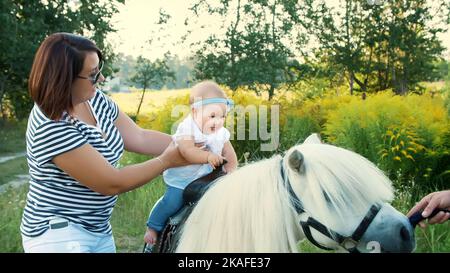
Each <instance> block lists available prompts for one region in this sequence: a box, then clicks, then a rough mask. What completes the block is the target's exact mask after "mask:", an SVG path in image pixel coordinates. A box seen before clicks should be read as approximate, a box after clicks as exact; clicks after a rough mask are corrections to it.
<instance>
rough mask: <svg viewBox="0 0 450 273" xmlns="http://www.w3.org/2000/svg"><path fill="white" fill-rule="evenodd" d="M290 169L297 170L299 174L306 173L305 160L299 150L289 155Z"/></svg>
mask: <svg viewBox="0 0 450 273" xmlns="http://www.w3.org/2000/svg"><path fill="white" fill-rule="evenodd" d="M288 162H289V167H290V168H291V169H293V170H295V171H296V172H298V173H304V172H305V164H304V163H305V162H304V159H303V154H302V153H300V151H298V150H294V151H293V152H292V153H291V154H290V155H289V161H288Z"/></svg>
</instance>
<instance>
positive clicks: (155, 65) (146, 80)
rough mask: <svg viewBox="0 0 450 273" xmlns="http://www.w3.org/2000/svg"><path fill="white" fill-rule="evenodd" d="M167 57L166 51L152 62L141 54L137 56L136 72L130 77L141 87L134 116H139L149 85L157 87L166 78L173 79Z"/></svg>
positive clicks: (161, 84)
mask: <svg viewBox="0 0 450 273" xmlns="http://www.w3.org/2000/svg"><path fill="white" fill-rule="evenodd" d="M168 59H170V55H169V54H168V53H166V55H165V56H164V58H163V59H156V60H155V61H153V62H152V61H150V60H149V59H146V58H144V57H142V56H139V57H138V59H137V66H136V74H134V75H133V76H132V77H131V79H130V81H131V82H132V83H135V84H136V85H137V86H138V87H141V88H142V96H141V100H140V102H139V105H138V109H137V111H136V118H137V117H138V116H139V112H140V110H141V106H142V102H143V101H144V96H145V92H146V91H147V89H148V88H149V87H154V88H156V89H159V88H161V87H162V86H163V85H164V83H165V82H167V81H168V80H175V74H174V73H173V71H171V70H170V69H169V67H168V65H167V62H168Z"/></svg>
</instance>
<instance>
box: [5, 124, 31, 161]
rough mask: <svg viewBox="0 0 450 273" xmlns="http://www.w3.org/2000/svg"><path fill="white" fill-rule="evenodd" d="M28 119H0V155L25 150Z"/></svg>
mask: <svg viewBox="0 0 450 273" xmlns="http://www.w3.org/2000/svg"><path fill="white" fill-rule="evenodd" d="M26 128H27V121H26V120H23V121H20V122H18V121H7V122H4V121H0V156H8V155H11V154H14V153H17V152H23V151H25V147H26V145H25V132H26Z"/></svg>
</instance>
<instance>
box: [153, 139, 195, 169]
mask: <svg viewBox="0 0 450 273" xmlns="http://www.w3.org/2000/svg"><path fill="white" fill-rule="evenodd" d="M159 159H161V161H162V164H163V165H164V169H165V170H167V169H168V168H173V167H180V166H185V165H188V164H189V162H188V161H187V160H186V159H185V158H184V157H183V156H182V155H181V153H180V151H179V150H178V147H177V146H176V145H175V143H174V142H172V143H170V144H169V146H167V148H166V149H165V150H164V152H163V153H162V154H161V155H160V156H159Z"/></svg>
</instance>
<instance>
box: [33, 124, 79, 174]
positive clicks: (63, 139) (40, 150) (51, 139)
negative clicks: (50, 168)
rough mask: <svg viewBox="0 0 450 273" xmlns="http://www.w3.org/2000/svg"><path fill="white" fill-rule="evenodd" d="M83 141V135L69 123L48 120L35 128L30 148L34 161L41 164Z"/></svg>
mask: <svg viewBox="0 0 450 273" xmlns="http://www.w3.org/2000/svg"><path fill="white" fill-rule="evenodd" d="M85 143H87V141H86V139H85V138H84V136H83V135H82V134H81V133H80V131H78V130H77V129H76V128H75V127H73V126H72V125H71V124H70V123H67V122H55V121H48V122H45V123H43V124H41V125H40V126H39V127H38V128H36V131H35V133H34V137H33V139H32V143H31V145H30V146H31V147H30V148H31V154H32V155H33V156H34V158H35V160H36V163H37V164H38V165H39V166H42V165H44V164H45V163H47V162H49V161H51V160H52V159H53V158H54V157H55V156H57V155H60V154H63V153H66V152H68V151H70V150H73V149H75V148H78V147H80V146H82V145H83V144H85Z"/></svg>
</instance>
